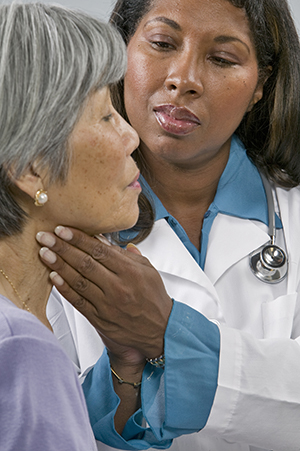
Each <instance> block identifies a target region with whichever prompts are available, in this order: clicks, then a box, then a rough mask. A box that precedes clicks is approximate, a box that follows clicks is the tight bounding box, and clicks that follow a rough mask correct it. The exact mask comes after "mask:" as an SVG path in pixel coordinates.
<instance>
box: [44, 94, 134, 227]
mask: <svg viewBox="0 0 300 451" xmlns="http://www.w3.org/2000/svg"><path fill="white" fill-rule="evenodd" d="M138 142H139V140H138V136H137V134H136V132H135V131H134V130H133V129H132V128H131V127H130V126H129V125H128V124H127V123H126V122H125V121H124V120H123V119H122V118H121V116H120V115H119V114H118V113H117V112H116V111H115V110H114V108H113V107H112V104H111V101H110V95H109V90H108V88H103V89H102V90H100V91H98V92H96V93H95V94H93V95H92V96H91V97H90V99H89V102H88V103H87V106H86V108H85V110H84V111H83V113H82V116H81V117H80V119H79V121H78V122H77V124H76V126H75V128H74V130H73V132H72V134H71V136H70V139H69V149H70V151H71V155H72V158H71V165H70V170H69V174H68V177H67V182H66V184H63V185H61V184H57V183H56V184H53V185H51V186H49V187H48V189H47V191H48V197H49V201H48V203H47V204H46V205H45V207H44V208H43V210H42V209H41V214H45V215H46V217H47V219H46V221H47V225H48V227H49V226H50V224H51V223H53V227H55V226H56V225H57V224H64V225H66V226H68V225H69V226H73V227H76V228H79V229H81V230H84V231H86V232H87V233H89V234H91V235H92V234H96V233H100V232H101V233H105V232H111V231H115V230H121V229H124V228H128V227H131V226H132V225H133V224H134V223H135V222H136V220H137V218H138V206H137V200H138V195H139V193H140V190H139V189H137V188H135V189H134V188H131V187H128V185H129V184H130V183H132V181H133V180H134V178H135V177H136V176H137V174H138V169H137V167H136V164H135V162H134V161H133V159H132V157H131V153H132V152H133V151H134V150H135V148H136V147H137V146H138Z"/></svg>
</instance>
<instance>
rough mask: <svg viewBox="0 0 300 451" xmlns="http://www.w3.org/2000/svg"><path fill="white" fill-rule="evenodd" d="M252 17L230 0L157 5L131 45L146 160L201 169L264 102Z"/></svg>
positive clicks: (137, 123) (128, 97) (129, 93)
mask: <svg viewBox="0 0 300 451" xmlns="http://www.w3.org/2000/svg"><path fill="white" fill-rule="evenodd" d="M262 90H263V87H262V84H261V83H259V81H258V65H257V59H256V53H255V48H254V44H253V42H252V36H251V32H250V29H249V25H248V20H247V18H246V15H245V13H244V11H243V9H241V8H236V7H234V6H233V5H232V4H231V3H230V2H228V1H227V0H176V1H175V2H174V0H154V2H153V3H152V8H151V10H150V11H149V12H148V13H147V14H146V15H145V16H144V17H143V18H142V20H141V22H140V23H139V25H138V27H137V30H136V32H135V34H134V35H133V37H132V38H131V40H130V41H129V44H128V71H127V74H126V77H125V83H124V96H125V107H126V111H127V114H128V117H129V120H130V123H131V124H132V126H133V127H134V128H135V129H136V130H137V132H138V134H139V136H140V139H141V146H140V148H141V150H142V151H143V153H144V155H146V156H147V155H148V156H149V155H150V154H152V156H153V157H154V158H156V159H157V158H159V159H160V158H162V159H164V160H166V161H168V162H170V163H174V164H177V165H179V166H180V165H183V166H186V165H190V164H191V165H192V166H193V167H195V166H197V165H199V166H201V165H202V164H203V163H204V162H205V161H207V160H209V159H211V158H216V157H217V156H218V154H219V153H220V152H228V151H229V146H230V137H231V136H232V134H233V133H234V131H235V130H236V128H237V127H238V125H239V124H240V122H241V120H242V118H243V117H244V115H245V113H246V112H247V111H249V110H250V109H251V108H252V106H253V105H254V104H255V103H256V102H258V101H259V100H260V99H261V97H262Z"/></svg>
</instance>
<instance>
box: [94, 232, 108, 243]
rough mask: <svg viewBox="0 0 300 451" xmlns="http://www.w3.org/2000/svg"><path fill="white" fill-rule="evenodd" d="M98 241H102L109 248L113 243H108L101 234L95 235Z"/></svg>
mask: <svg viewBox="0 0 300 451" xmlns="http://www.w3.org/2000/svg"><path fill="white" fill-rule="evenodd" d="M94 237H95V238H97V240H99V241H101V243H103V244H107V246H111V243H110V242H109V241H108V239H107V238H106V237H105V236H104V235H102V234H101V233H100V234H99V235H94Z"/></svg>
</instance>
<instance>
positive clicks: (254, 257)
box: [249, 174, 288, 283]
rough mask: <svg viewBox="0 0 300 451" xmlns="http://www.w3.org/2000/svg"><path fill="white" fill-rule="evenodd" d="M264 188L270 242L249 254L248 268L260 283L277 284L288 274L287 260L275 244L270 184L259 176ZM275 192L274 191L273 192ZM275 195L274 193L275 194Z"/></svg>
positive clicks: (262, 176) (273, 212)
mask: <svg viewBox="0 0 300 451" xmlns="http://www.w3.org/2000/svg"><path fill="white" fill-rule="evenodd" d="M261 178H262V181H263V184H264V188H265V191H266V196H267V203H268V213H269V231H268V233H269V235H270V241H269V242H268V243H267V244H266V245H264V246H261V247H260V248H258V249H256V250H255V251H253V252H251V254H250V255H249V258H250V262H249V263H250V268H251V270H252V272H253V274H254V275H255V276H256V277H258V278H259V279H260V280H261V281H262V282H266V283H278V282H281V281H282V280H283V279H284V278H285V277H286V275H287V272H288V259H287V255H286V253H285V251H284V250H283V249H281V248H280V247H279V246H277V245H276V244H275V240H276V226H275V206H274V198H273V193H272V187H271V184H270V182H269V181H268V180H267V179H266V178H265V177H264V175H263V174H261ZM274 192H275V190H274ZM275 195H276V192H275Z"/></svg>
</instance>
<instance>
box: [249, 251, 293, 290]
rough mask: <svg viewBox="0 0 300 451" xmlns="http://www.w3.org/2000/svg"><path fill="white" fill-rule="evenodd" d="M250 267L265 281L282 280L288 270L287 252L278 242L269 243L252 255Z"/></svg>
mask: <svg viewBox="0 0 300 451" xmlns="http://www.w3.org/2000/svg"><path fill="white" fill-rule="evenodd" d="M250 268H251V270H252V272H253V273H254V275H255V276H256V277H258V278H259V279H260V280H262V281H263V282H267V283H278V282H281V281H282V280H283V279H284V278H285V277H286V275H287V271H288V262H287V258H286V254H285V252H284V251H283V250H282V249H281V248H280V247H279V246H276V244H272V243H270V244H267V245H265V246H263V247H262V248H260V249H258V250H256V251H254V252H253V253H252V254H251V255H250Z"/></svg>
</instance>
